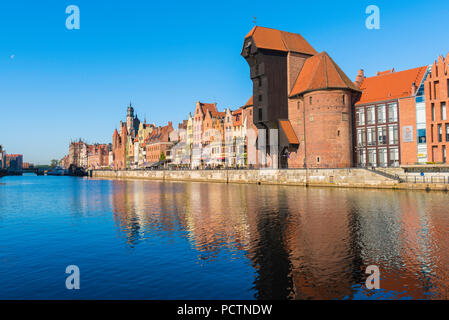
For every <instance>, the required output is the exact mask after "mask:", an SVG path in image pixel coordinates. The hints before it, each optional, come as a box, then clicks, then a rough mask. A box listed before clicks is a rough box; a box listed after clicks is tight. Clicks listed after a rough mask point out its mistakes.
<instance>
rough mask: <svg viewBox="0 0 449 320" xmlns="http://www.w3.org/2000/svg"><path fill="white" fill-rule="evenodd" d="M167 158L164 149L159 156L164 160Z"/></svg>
mask: <svg viewBox="0 0 449 320" xmlns="http://www.w3.org/2000/svg"><path fill="white" fill-rule="evenodd" d="M165 159H166V158H165V153H164V152H163V151H161V154H160V156H159V160H160V161H164V160H165Z"/></svg>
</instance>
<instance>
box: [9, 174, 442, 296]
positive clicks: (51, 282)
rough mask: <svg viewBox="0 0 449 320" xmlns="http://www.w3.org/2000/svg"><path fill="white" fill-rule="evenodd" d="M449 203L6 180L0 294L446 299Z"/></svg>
mask: <svg viewBox="0 0 449 320" xmlns="http://www.w3.org/2000/svg"><path fill="white" fill-rule="evenodd" d="M448 197H449V196H448V194H446V193H439V192H433V193H426V192H406V191H379V190H355V189H320V188H308V189H306V188H302V187H283V186H257V185H232V184H231V185H226V184H215V183H210V184H208V183H168V182H153V181H110V180H92V179H80V178H71V177H42V176H41V177H38V176H33V175H26V176H23V177H5V178H3V179H1V180H0V299H366V298H368V299H379V298H386V299H391V298H394V299H398V298H400V299H448V298H449V209H448ZM72 264H75V265H77V266H79V268H80V270H81V289H80V290H71V291H69V290H67V289H66V288H65V279H66V277H67V276H68V275H67V274H65V268H66V266H68V265H72ZM369 265H377V266H379V268H380V272H381V282H380V286H381V289H380V290H376V291H375V292H373V291H367V290H366V289H365V287H364V285H363V284H364V282H365V279H366V275H365V269H366V267H367V266H369Z"/></svg>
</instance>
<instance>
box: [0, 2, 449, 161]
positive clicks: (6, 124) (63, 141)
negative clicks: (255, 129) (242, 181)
mask: <svg viewBox="0 0 449 320" xmlns="http://www.w3.org/2000/svg"><path fill="white" fill-rule="evenodd" d="M371 4H374V5H377V6H378V7H379V9H380V30H368V29H367V28H366V27H365V20H366V18H367V16H368V15H367V14H366V13H365V9H366V7H367V6H368V5H371ZM68 5H77V6H78V7H79V9H80V22H81V23H80V29H79V30H68V29H67V28H66V26H65V21H66V18H67V17H68V14H66V13H65V9H66V7H67V6H68ZM253 17H257V25H260V26H264V27H271V28H277V29H281V30H285V31H290V32H297V33H300V34H302V35H303V36H304V37H305V38H306V39H307V41H309V42H310V44H311V45H312V46H313V47H314V48H315V49H316V50H317V51H319V52H321V51H327V52H328V53H329V55H330V56H331V57H332V58H333V59H334V60H335V62H336V63H337V64H339V66H340V67H341V68H342V69H343V71H344V72H345V73H346V74H347V75H348V76H349V77H350V78H351V79H355V76H356V73H357V71H358V69H360V68H363V69H364V70H365V74H367V75H368V76H370V75H374V74H375V72H376V71H380V70H386V69H390V68H392V67H394V68H395V69H396V70H404V69H408V68H413V67H418V66H422V65H427V64H431V63H432V62H433V61H434V60H435V59H436V58H437V56H438V55H443V54H444V55H446V54H447V53H448V52H449V41H448V40H449V39H448V38H449V36H448V32H447V28H448V27H447V26H448V18H449V1H447V0H441V1H436V0H427V1H422V0H420V1H415V0H409V1H392V0H388V1H380V0H370V1H364V0H359V1H355V0H354V1H344V0H342V1H324V0H322V1H301V0H295V1H281V0H278V1H263V0H258V1H234V0H227V1H211V0H208V1H203V0H200V1H198V0H195V1H158V2H155V1H131V0H128V1H122V0H118V1H96V0H71V1H63V0H57V1H56V0H55V1H50V0H49V1H2V3H1V5H0V28H1V31H0V144H3V145H4V147H5V148H6V150H7V152H8V153H22V154H24V161H29V162H34V163H40V164H43V163H49V161H50V159H60V158H62V157H63V156H64V155H65V154H66V153H67V152H68V145H69V143H70V141H71V140H74V139H77V138H80V137H81V138H83V139H85V140H87V141H88V142H90V143H93V142H99V143H106V142H111V139H112V134H113V131H114V129H115V128H116V127H117V126H118V123H119V121H120V120H122V119H124V118H125V113H126V106H127V104H129V102H130V101H132V103H133V104H134V107H135V110H136V112H137V114H138V116H139V118H141V119H142V120H143V118H144V117H145V116H146V119H147V121H148V122H155V123H156V124H157V125H164V124H166V123H167V121H168V120H172V121H173V123H174V124H175V125H176V124H177V123H178V122H179V121H181V120H182V119H185V118H187V115H188V113H189V111H192V112H193V110H194V107H195V102H196V101H198V100H199V101H203V102H217V103H218V107H219V109H221V110H222V109H224V108H225V107H226V108H227V107H231V108H235V107H239V106H241V105H243V104H244V103H245V102H246V101H247V100H248V98H249V97H250V96H251V90H252V89H251V82H250V79H249V68H248V66H247V64H246V62H245V60H244V59H243V58H242V57H241V56H240V51H241V46H242V43H243V38H244V36H245V35H246V34H247V33H248V32H249V31H250V30H251V28H252V27H253V26H254V23H253V20H254V18H253Z"/></svg>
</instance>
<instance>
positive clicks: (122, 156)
mask: <svg viewBox="0 0 449 320" xmlns="http://www.w3.org/2000/svg"><path fill="white" fill-rule="evenodd" d="M119 130H120V132H119V131H117V129H115V130H114V134H113V136H112V154H113V158H114V161H113V168H114V169H116V170H123V169H126V154H127V150H126V149H127V142H128V129H127V128H126V124H125V123H123V122H121V121H120V129H119Z"/></svg>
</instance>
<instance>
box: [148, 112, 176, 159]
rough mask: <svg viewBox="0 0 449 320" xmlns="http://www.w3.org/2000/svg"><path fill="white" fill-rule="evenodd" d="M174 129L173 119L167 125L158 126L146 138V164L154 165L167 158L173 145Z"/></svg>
mask: <svg viewBox="0 0 449 320" xmlns="http://www.w3.org/2000/svg"><path fill="white" fill-rule="evenodd" d="M172 131H173V124H172V122H171V121H169V122H168V124H167V125H166V126H163V127H156V128H155V129H154V130H153V131H152V132H151V133H150V135H149V136H148V137H147V138H146V140H145V150H146V158H145V160H146V161H145V164H144V166H150V165H154V164H156V163H159V161H161V160H162V159H161V157H163V158H165V159H166V158H167V152H169V150H170V149H171V147H172V146H173V142H172V141H170V133H171V132H172Z"/></svg>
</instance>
